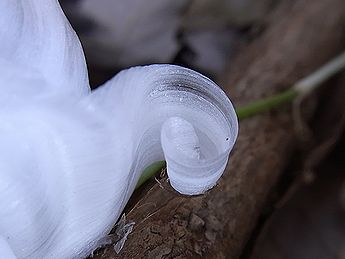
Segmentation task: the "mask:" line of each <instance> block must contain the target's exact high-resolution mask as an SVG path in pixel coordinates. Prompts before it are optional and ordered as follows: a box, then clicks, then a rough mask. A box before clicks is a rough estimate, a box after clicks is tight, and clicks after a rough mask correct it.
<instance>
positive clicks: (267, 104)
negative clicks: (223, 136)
mask: <svg viewBox="0 0 345 259" xmlns="http://www.w3.org/2000/svg"><path fill="white" fill-rule="evenodd" d="M297 95H298V92H297V90H295V89H289V90H286V91H284V92H282V93H280V94H277V95H274V96H271V97H268V98H265V99H262V100H259V101H256V102H252V103H250V104H248V105H245V106H242V107H239V108H237V109H236V113H237V116H238V119H239V120H242V119H245V118H248V117H252V116H253V115H255V114H258V113H262V112H265V111H268V110H271V109H273V108H276V107H278V106H280V105H283V104H285V103H288V102H291V101H292V100H293V99H294V98H295V97H296V96H297Z"/></svg>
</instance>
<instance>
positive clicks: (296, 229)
mask: <svg viewBox="0 0 345 259" xmlns="http://www.w3.org/2000/svg"><path fill="white" fill-rule="evenodd" d="M280 2H281V1H279V0H97V1H96V0H60V3H61V5H62V7H63V9H64V11H65V13H66V15H67V16H68V18H69V20H70V22H71V23H72V26H73V27H74V29H75V30H76V31H77V34H78V35H79V37H80V39H81V41H82V45H83V47H84V51H85V54H86V59H87V63H88V66H89V73H90V82H91V85H92V87H93V88H95V87H97V86H98V85H100V84H101V83H103V82H105V81H106V80H107V79H110V78H111V77H112V76H113V75H114V74H116V73H117V72H118V71H120V70H121V69H124V68H128V67H131V66H136V65H144V64H152V63H174V64H179V65H183V66H186V67H189V68H192V69H195V70H197V71H199V72H202V73H204V74H206V75H207V76H208V77H210V78H212V79H213V80H215V81H217V82H221V81H222V80H223V79H224V78H226V74H227V73H228V71H229V70H230V69H231V66H232V62H231V61H232V60H233V59H235V58H237V59H238V58H239V57H240V56H241V55H242V54H243V52H241V51H243V46H246V45H248V44H250V43H251V42H252V41H254V40H255V39H256V38H257V37H260V35H261V34H262V33H263V32H264V31H265V29H266V26H267V24H268V23H270V22H272V19H271V20H270V19H268V17H271V16H270V15H271V13H272V11H273V10H274V9H275V8H276V6H277V5H279V4H280ZM296 2H298V1H296ZM344 3H345V2H344ZM310 4H311V5H313V2H312V1H310ZM343 7H344V9H345V4H344V5H343ZM320 19H321V20H322V19H323V17H322V16H320ZM339 30H343V33H344V31H345V22H344V27H342V28H341V27H340V28H339ZM322 47H323V46H320V52H322V51H323V49H322ZM344 47H345V45H344ZM344 49H345V48H344ZM280 69H284V68H280ZM230 71H231V70H230ZM268 72H271V73H273V71H268ZM326 85H327V87H333V90H332V91H323V92H321V94H320V93H319V95H320V96H321V98H320V102H319V103H318V105H317V108H316V109H315V112H314V116H313V119H311V120H310V121H309V122H308V123H309V124H310V125H309V126H310V128H311V131H312V132H313V134H314V136H316V137H315V138H316V141H314V145H311V146H313V148H310V149H306V148H305V147H306V144H305V141H303V140H299V141H298V143H299V144H298V145H297V146H299V148H297V150H296V151H295V152H294V155H293V157H292V158H289V159H290V163H289V166H288V168H287V169H286V171H285V172H284V174H283V175H282V177H281V178H280V180H279V182H278V184H277V186H276V187H275V188H274V190H273V191H272V194H271V195H269V197H268V200H267V202H266V206H265V208H264V210H263V211H262V212H261V216H260V219H259V222H258V224H257V226H256V227H255V229H254V231H253V233H252V235H251V237H250V239H249V241H248V242H247V245H246V246H245V249H244V250H243V252H242V255H241V258H301V259H302V258H313V259H318V258H320V259H322V258H339V259H340V258H345V137H344V127H345V123H343V122H344V121H345V120H344V114H345V106H344V101H345V91H344V90H343V89H344V88H345V75H344V73H342V74H340V75H337V76H336V77H335V78H333V79H332V80H330V82H327V84H326ZM243 91H246V89H243ZM335 96H337V97H335ZM325 111H327V113H325ZM330 111H331V114H333V115H334V116H333V117H332V116H330V115H329V114H330ZM335 129H336V130H335ZM315 143H316V144H315ZM325 143H326V144H325ZM321 144H322V145H323V146H322V145H321ZM325 146H326V147H325ZM315 153H316V154H315ZM308 163H309V164H310V163H312V165H313V166H312V167H311V166H305V165H306V164H308ZM309 164H308V165H309ZM305 168H308V170H305ZM310 168H312V170H309V169H310Z"/></svg>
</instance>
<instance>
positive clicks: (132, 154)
mask: <svg viewBox="0 0 345 259" xmlns="http://www.w3.org/2000/svg"><path fill="white" fill-rule="evenodd" d="M0 10H1V15H0V28H1V29H0V39H1V42H2V45H1V47H0V65H1V67H2V69H1V70H0V89H1V95H0V103H1V110H0V120H1V124H0V154H1V157H0V257H3V258H82V257H85V256H87V255H89V254H90V253H91V252H92V251H93V250H94V249H96V248H97V247H98V246H99V244H100V243H99V241H100V240H102V239H103V238H104V237H105V236H106V235H107V234H108V233H109V232H110V230H111V228H112V226H113V225H114V223H115V222H116V221H117V219H118V218H119V216H120V214H121V212H122V210H123V208H124V206H125V205H126V203H127V201H128V199H129V198H130V196H131V194H132V193H133V191H134V188H135V185H136V183H137V181H138V179H139V177H140V174H141V173H142V171H143V170H144V169H145V168H146V167H147V166H149V165H150V164H152V163H154V162H156V161H160V160H166V161H167V169H168V176H169V180H170V183H171V185H172V186H173V188H175V189H176V190H177V191H178V192H180V193H182V194H186V195H195V194H202V193H204V192H205V191H207V190H208V189H210V188H212V187H213V186H214V185H215V184H216V182H217V180H218V179H219V178H220V177H221V175H222V173H223V171H224V169H225V166H226V164H227V161H228V157H229V154H230V151H231V149H232V147H233V145H234V143H235V141H236V137H237V133H238V122H237V117H236V113H235V111H234V108H233V106H232V104H231V102H230V100H229V99H228V97H227V96H226V95H225V93H224V92H223V91H222V90H221V89H220V88H219V87H218V86H217V85H216V84H215V83H213V82H212V81H211V80H209V79H208V78H206V77H205V76H203V75H201V74H199V73H197V72H195V71H192V70H190V69H186V68H182V67H179V66H174V65H151V66H143V67H134V68H130V69H128V70H124V71H122V72H120V73H119V74H118V75H116V76H115V77H114V78H112V79H111V80H109V81H108V82H107V83H105V84H104V85H102V86H100V87H99V88H98V89H97V90H95V91H92V92H91V91H90V88H89V84H88V77H87V69H86V64H85V60H84V55H83V52H82V49H81V45H80V42H79V40H78V38H77V37H76V34H75V32H74V31H73V29H72V28H71V26H70V25H69V23H68V21H67V19H66V18H65V16H64V14H63V12H62V10H61V8H60V6H59V3H58V2H57V1H56V0H25V1H24V0H2V1H1V2H0Z"/></svg>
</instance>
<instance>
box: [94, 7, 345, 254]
mask: <svg viewBox="0 0 345 259" xmlns="http://www.w3.org/2000/svg"><path fill="white" fill-rule="evenodd" d="M344 12H345V6H344V2H343V0H299V1H292V0H291V1H288V0H282V1H281V2H280V4H279V6H278V7H277V10H276V11H275V13H274V15H272V16H271V17H270V19H269V20H268V21H267V24H268V25H267V27H266V29H265V31H264V32H263V33H262V35H261V36H259V37H258V38H257V39H255V40H253V42H251V43H250V44H249V45H248V46H246V47H244V48H243V49H242V50H241V52H240V53H241V54H240V55H238V57H237V59H236V60H235V61H234V62H232V63H231V67H232V69H231V70H229V71H228V73H227V76H226V79H225V80H224V81H225V82H226V83H225V84H224V89H225V90H226V92H227V93H228V94H229V96H230V97H231V98H232V99H233V100H234V103H235V104H237V105H238V104H245V103H248V102H250V101H252V100H255V99H258V98H260V97H264V96H269V95H271V94H272V93H277V92H280V91H281V90H283V89H285V88H286V87H289V86H291V85H292V84H293V83H294V82H295V81H296V80H298V79H300V78H301V77H303V76H305V75H307V74H308V73H310V72H312V71H313V70H314V69H316V68H317V67H319V66H320V65H322V64H323V63H325V62H326V61H327V60H328V59H330V58H331V57H333V56H335V55H336V54H337V53H338V52H339V50H340V49H341V47H343V46H344V43H345V41H344V39H345V37H344V36H345V35H344V34H345V26H344V25H345V21H344ZM292 124H293V121H292V118H291V116H290V112H289V111H288V110H279V111H276V112H271V113H266V114H263V115H258V116H256V117H254V118H251V119H247V120H245V121H243V122H242V121H241V123H240V135H239V139H238V141H237V144H236V146H235V150H234V151H233V153H232V155H231V158H230V163H229V165H228V167H227V170H226V172H225V173H224V176H223V177H222V179H221V180H220V181H219V184H218V185H217V186H216V187H215V188H214V189H212V190H211V191H209V192H208V193H206V194H205V195H201V196H197V197H182V196H180V195H178V194H176V193H175V192H174V191H172V190H171V188H169V187H168V185H167V184H165V183H163V188H162V186H161V185H159V184H155V185H153V186H152V188H150V189H149V190H148V191H147V192H146V193H145V194H141V196H140V200H139V201H138V202H137V203H136V204H135V205H134V206H133V208H132V209H131V210H130V211H129V212H128V213H127V219H129V220H132V221H134V222H135V223H136V224H135V226H134V230H133V232H132V233H131V234H130V235H129V237H128V240H127V241H126V243H125V246H124V248H123V249H122V251H121V252H120V254H119V255H116V253H115V251H114V250H113V248H112V246H108V247H106V248H105V249H101V250H100V251H98V252H97V254H96V255H95V256H94V257H93V258H199V257H204V258H238V257H239V256H240V254H241V252H242V250H243V247H244V246H245V244H246V242H247V240H248V238H249V237H250V234H251V231H252V230H253V228H254V226H255V224H256V222H257V219H258V216H259V215H260V212H261V210H262V208H263V205H264V203H265V201H266V198H267V195H268V194H269V192H270V190H271V189H272V187H274V186H275V184H276V183H277V180H278V179H279V177H280V175H281V173H282V172H283V170H284V168H285V166H286V165H287V163H288V161H289V157H290V155H291V153H292V151H293V149H294V147H295V145H296V141H295V138H294V133H293V127H292Z"/></svg>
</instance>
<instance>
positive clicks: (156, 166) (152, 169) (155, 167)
mask: <svg viewBox="0 0 345 259" xmlns="http://www.w3.org/2000/svg"><path fill="white" fill-rule="evenodd" d="M165 166H166V163H165V161H158V162H156V163H153V164H152V165H150V166H148V167H146V169H145V170H144V172H143V173H142V174H141V176H140V178H139V181H138V183H137V185H136V186H135V189H138V188H139V187H140V186H142V185H143V184H144V183H145V182H146V181H147V180H149V179H150V178H151V177H152V176H154V175H155V174H156V173H158V172H160V171H161V170H162V169H163V168H165Z"/></svg>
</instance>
